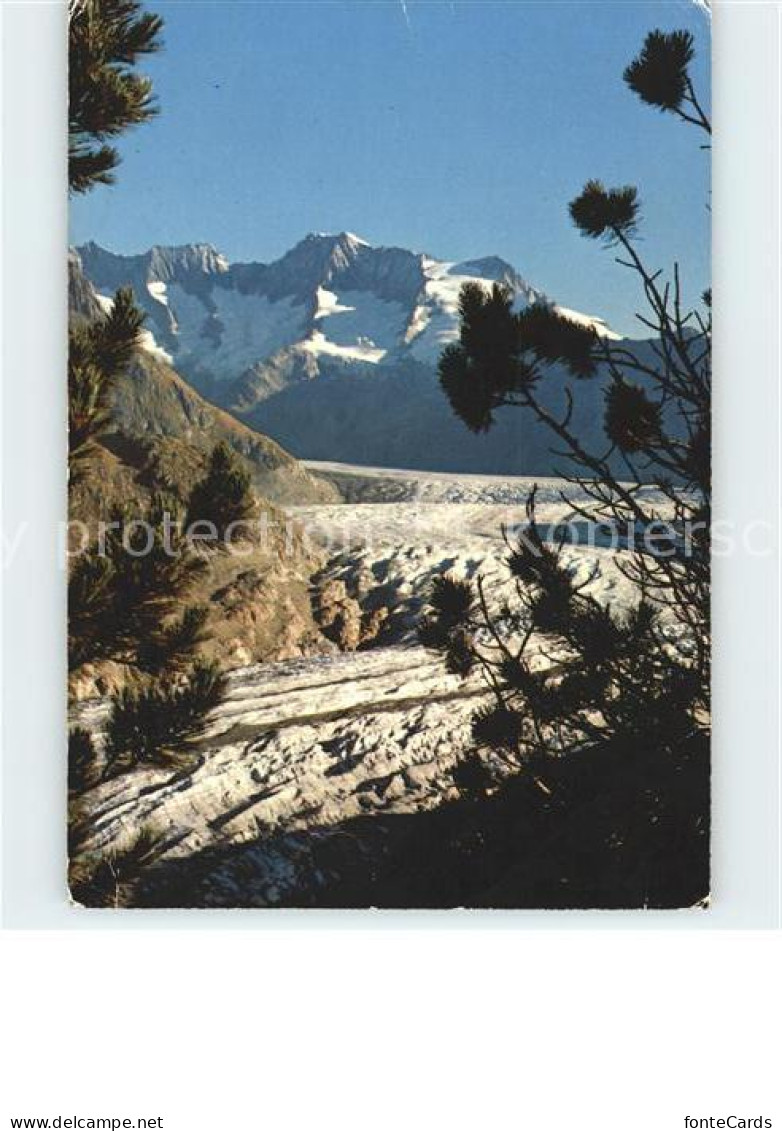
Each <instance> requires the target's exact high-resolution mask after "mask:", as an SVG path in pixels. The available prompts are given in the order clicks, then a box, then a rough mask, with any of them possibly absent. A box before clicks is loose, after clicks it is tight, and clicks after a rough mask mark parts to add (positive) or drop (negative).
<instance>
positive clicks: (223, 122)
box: [71, 0, 709, 332]
mask: <svg viewBox="0 0 782 1131" xmlns="http://www.w3.org/2000/svg"><path fill="white" fill-rule="evenodd" d="M147 6H148V7H150V8H152V9H153V10H155V11H158V12H160V13H161V14H162V15H163V16H164V18H165V22H166V29H165V47H164V50H163V51H162V52H161V53H160V54H159V55H158V56H156V57H154V58H152V59H150V60H148V61H147V62H146V64H145V67H144V69H145V71H146V73H148V74H149V75H150V76H151V77H152V78H153V80H154V84H155V89H156V92H157V95H158V100H159V103H160V111H161V112H160V115H159V117H158V118H157V119H156V120H155V121H154V122H152V123H151V124H147V125H145V126H142V127H139V128H138V129H136V130H135V131H133V132H132V133H130V134H128V135H126V136H125V137H124V138H122V139H121V140H120V142H119V148H120V151H121V154H122V157H123V163H122V165H121V166H120V169H119V173H118V182H117V184H116V185H115V186H114V187H111V188H99V189H96V190H95V191H93V192H92V193H91V194H90V195H89V196H88V197H85V198H80V199H77V200H75V201H74V202H73V206H72V214H71V215H72V239H73V242H74V243H81V242H84V241H85V240H87V239H95V240H97V241H98V242H99V243H101V244H103V245H104V246H106V247H109V248H111V249H112V250H115V251H122V252H136V251H142V250H144V249H146V248H147V247H149V246H150V245H151V244H154V243H162V244H176V243H192V242H202V241H207V242H210V243H213V244H215V245H216V246H217V247H218V248H219V249H220V250H221V251H222V252H223V253H224V254H225V255H227V256H228V258H229V259H232V260H249V259H258V260H264V261H268V260H270V259H274V258H276V257H277V256H278V255H280V254H282V253H283V252H284V251H285V250H287V249H288V248H289V247H290V246H291V245H292V244H293V243H295V242H296V241H297V240H299V239H300V238H301V237H302V236H304V235H305V234H306V233H307V232H310V231H342V230H344V229H347V230H350V231H353V232H356V233H357V234H359V235H360V236H362V237H363V238H365V239H367V240H369V241H370V242H371V243H376V244H387V245H392V244H395V245H399V246H403V247H410V248H412V249H414V250H417V251H428V252H430V253H431V254H433V255H435V256H437V257H439V258H443V259H454V260H458V259H467V258H474V257H476V256H483V255H501V256H502V257H503V258H505V259H507V260H509V261H510V262H512V263H513V265H514V266H515V267H516V268H517V269H518V270H519V271H520V272H521V274H522V275H524V276H525V277H526V278H527V279H528V280H529V281H530V282H531V283H533V284H534V285H535V286H537V287H540V288H542V289H543V290H545V291H546V292H547V293H548V294H549V295H551V297H553V298H555V299H557V301H559V302H560V303H562V304H563V305H566V306H571V307H574V308H576V309H580V310H583V311H586V312H588V313H595V314H601V315H603V316H604V317H607V318H608V320H609V321H610V322H611V323H612V324H613V325H615V326H616V327H617V328H618V329H620V330H622V331H624V332H632V331H633V327H634V319H633V315H634V312H635V310H636V309H638V308H639V305H640V296H639V295H638V291H637V287H636V286H635V283H634V281H633V279H632V278H631V277H630V276H628V274H627V273H626V272H624V271H623V270H622V269H621V268H619V267H617V266H616V265H615V264H614V263H613V260H612V256H611V254H610V253H606V252H605V251H602V250H601V249H600V248H599V247H597V246H596V245H594V244H592V243H591V242H588V241H584V240H583V239H581V238H580V237H579V236H578V235H577V234H576V232H575V231H574V229H573V228H572V226H571V224H570V222H569V219H568V215H567V203H568V201H569V200H571V199H572V198H573V197H574V196H575V195H576V194H577V193H578V191H579V190H580V188H581V186H582V185H583V183H584V182H585V181H586V180H587V179H589V178H590V177H599V178H601V179H602V180H604V181H606V182H607V183H609V184H619V183H621V184H625V183H628V182H630V183H634V184H636V185H638V187H639V190H640V195H641V198H642V201H643V205H644V208H643V215H644V222H643V227H642V235H643V243H642V246H641V251H642V253H643V255H644V256H645V257H646V258H647V259H648V260H649V262H650V263H651V264H652V265H653V266H655V267H657V266H660V267H663V266H668V265H669V264H670V263H671V262H672V261H673V260H674V259H677V258H678V259H679V260H680V262H681V263H682V264H683V268H684V275H685V278H686V282H687V284H688V289H690V292H691V293H692V294H697V293H699V292H700V291H701V290H702V289H703V287H704V286H705V285H707V282H708V276H709V237H708V227H709V214H708V211H707V202H708V190H709V160H708V153H706V152H704V151H702V150H701V149H700V148H699V146H700V144H701V142H702V140H703V139H702V136H701V134H700V132H699V131H695V130H693V129H691V128H689V127H687V126H685V125H684V124H683V123H680V122H678V121H675V120H673V119H672V118H670V117H669V116H667V115H662V114H659V113H658V112H656V111H655V110H652V109H651V108H649V107H646V106H644V105H643V104H641V103H640V102H639V101H638V100H637V99H636V98H635V97H634V96H633V95H632V94H631V93H630V91H628V90H627V88H626V87H625V86H624V84H623V82H622V80H621V75H622V70H623V69H624V66H625V65H626V64H627V63H628V62H629V61H630V59H631V58H632V57H633V55H635V54H636V52H637V50H638V48H639V47H640V45H641V43H642V41H643V38H644V35H645V34H646V32H647V31H649V30H650V29H651V28H653V27H662V28H665V29H672V28H677V27H687V28H690V29H691V30H692V31H693V32H694V34H695V36H696V43H697V48H698V58H697V60H696V63H695V65H694V69H693V73H694V76H695V79H696V84H697V87H698V89H699V91H700V92H701V93H702V94H703V96H704V101H705V102H707V103H708V86H709V63H708V52H709V25H708V22H707V19H706V17H705V16H704V15H703V14H702V13H701V12H699V11H698V10H697V9H696V8H695V6H694V4H693V3H692V2H691V0H671V2H667V0H649V2H647V0H613V2H606V0H573V2H560V0H541V2H528V0H509V2H493V0H481V2H480V3H475V2H471V3H463V2H461V0H456V2H455V3H449V2H434V0H427V2H423V0H406V3H405V4H402V3H401V2H399V0H388V2H385V0H362V2H352V3H346V2H342V0H305V2H299V0H287V2H271V3H269V2H265V0H259V2H233V0H220V2H219V3H216V2H206V3H203V2H200V0H181V2H167V3H162V2H157V3H154V2H152V0H149V3H148V5H147Z"/></svg>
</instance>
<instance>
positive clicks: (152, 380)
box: [69, 253, 336, 504]
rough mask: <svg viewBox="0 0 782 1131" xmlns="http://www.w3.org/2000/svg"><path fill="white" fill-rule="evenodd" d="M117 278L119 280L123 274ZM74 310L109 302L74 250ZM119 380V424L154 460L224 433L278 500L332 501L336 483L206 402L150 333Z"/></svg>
mask: <svg viewBox="0 0 782 1131" xmlns="http://www.w3.org/2000/svg"><path fill="white" fill-rule="evenodd" d="M117 285H121V280H120V281H119V282H118V284H117ZM69 301H70V309H71V312H72V314H73V315H75V316H81V317H88V318H89V317H94V316H95V315H96V314H99V313H100V312H101V309H102V308H103V307H105V305H106V298H105V297H104V298H99V297H98V296H97V295H96V293H95V291H94V290H93V288H92V286H91V284H90V282H89V281H88V279H87V278H86V277H85V275H84V273H83V271H82V268H81V263H80V260H79V257H78V256H77V255H75V254H73V253H72V254H71V257H70V260H69ZM145 346H146V348H143V349H140V350H139V351H138V352H137V353H136V356H135V358H134V360H133V362H132V364H131V366H130V369H129V372H128V374H127V376H126V377H124V378H123V379H122V380H121V381H120V382H119V383H118V385H117V388H116V391H115V394H114V403H113V414H114V418H115V421H116V424H117V427H118V429H119V430H120V431H122V432H124V433H126V434H127V435H129V436H131V437H134V438H137V439H139V440H143V441H146V442H147V443H148V444H151V445H152V447H153V448H154V455H155V457H156V458H157V459H158V461H159V462H161V463H163V464H165V463H172V462H176V461H181V460H184V461H185V463H187V462H188V453H187V449H188V448H191V449H193V452H194V453H200V454H203V453H206V452H208V451H210V450H211V448H212V447H214V445H215V444H216V443H218V442H219V441H221V440H224V441H226V442H227V443H229V444H230V445H231V447H232V448H233V449H234V450H235V451H236V452H237V453H238V454H239V455H240V456H242V457H243V458H244V459H245V460H246V462H247V467H248V470H249V471H250V473H251V475H252V479H253V484H254V486H255V488H256V489H257V490H258V491H259V492H260V493H261V494H262V495H264V496H265V497H266V498H267V499H269V500H271V501H272V502H275V503H279V504H290V503H318V502H330V501H333V500H334V499H335V497H336V492H335V490H334V488H333V487H332V486H331V485H330V484H328V483H326V482H324V481H323V480H320V479H318V478H317V477H316V476H314V475H312V474H310V472H308V471H307V469H306V468H305V467H303V466H302V464H300V463H299V462H298V460H296V459H294V458H293V457H292V456H291V455H289V454H288V453H287V452H286V451H284V450H283V448H281V447H280V446H279V444H277V443H275V441H274V440H271V439H269V437H268V436H264V435H262V434H261V433H259V432H256V431H255V430H254V429H253V428H251V427H248V426H247V425H246V424H242V423H241V422H240V421H238V420H236V419H235V418H234V417H233V416H231V415H229V413H227V412H225V411H223V410H222V409H219V408H216V407H215V406H214V405H212V404H209V403H208V401H205V400H204V398H203V397H202V396H200V395H199V394H198V393H197V392H196V391H195V390H194V389H193V388H192V386H191V385H190V384H189V383H188V382H187V381H184V380H183V379H182V378H181V377H180V376H179V374H178V373H177V372H176V371H175V370H174V369H173V368H172V367H171V366H170V365H169V364H168V363H167V362H166V361H165V360H164V357H163V355H162V354H161V351H160V350H159V349H158V348H157V347H156V345H155V342H154V339H153V338H152V336H151V335H149V334H148V335H147V337H146V340H145Z"/></svg>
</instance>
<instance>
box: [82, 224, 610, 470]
mask: <svg viewBox="0 0 782 1131" xmlns="http://www.w3.org/2000/svg"><path fill="white" fill-rule="evenodd" d="M75 258H76V259H77V260H78V264H79V266H80V268H81V270H82V271H83V273H84V275H85V276H86V278H87V279H88V280H89V281H90V283H91V284H92V286H93V287H94V289H95V292H96V295H97V298H98V301H99V302H102V303H104V304H105V303H106V302H108V301H110V298H111V295H112V294H113V293H114V291H115V290H116V289H117V287H119V286H123V285H130V286H132V287H133V290H134V292H135V295H136V300H137V302H138V303H139V304H140V305H141V306H142V308H143V309H144V311H145V312H146V314H147V334H146V338H145V345H146V349H147V352H148V353H150V354H151V355H152V356H154V357H156V358H157V359H158V360H159V361H160V362H162V363H164V364H166V365H169V366H172V367H174V368H175V369H176V371H177V372H178V373H179V374H180V375H181V376H182V377H184V378H185V380H186V381H187V382H188V383H189V384H190V385H191V386H192V387H193V388H194V389H195V390H197V391H198V392H200V393H201V394H203V395H204V396H205V397H206V398H208V399H209V400H210V401H211V402H213V403H214V404H215V405H217V406H219V407H221V408H223V409H226V410H227V411H228V412H229V413H231V414H232V415H233V416H234V417H235V418H237V419H239V420H242V421H244V422H246V423H247V424H249V425H250V426H251V427H253V428H256V429H259V430H261V431H262V432H264V433H266V434H267V435H269V436H271V437H273V438H274V439H275V440H276V441H278V442H279V443H280V444H282V445H283V446H284V447H285V448H287V449H288V450H289V451H291V452H292V453H293V454H294V455H296V456H298V457H300V458H305V459H318V460H339V461H343V462H358V463H365V464H378V465H385V466H396V467H411V468H428V469H431V470H443V471H476V472H484V473H506V474H547V473H550V472H552V471H553V470H554V469H553V467H552V461H551V457H550V455H549V453H548V438H547V437H546V436H545V435H543V434H538V432H537V431H536V429H535V427H534V425H532V423H531V421H529V419H527V418H526V417H525V415H524V414H521V413H518V412H515V413H513V412H511V413H507V412H506V413H504V414H500V418H499V420H498V424H497V426H496V428H495V429H494V430H493V431H492V433H491V434H490V435H489V436H473V435H471V434H469V433H468V432H467V431H466V429H465V428H464V426H463V425H462V424H461V423H460V422H459V421H457V420H456V419H455V418H454V417H453V415H452V413H451V410H450V408H449V406H448V404H447V402H446V400H445V397H444V396H443V394H442V392H441V390H440V388H439V385H438V381H437V361H438V358H439V356H440V354H441V352H442V350H443V348H444V347H445V346H446V345H447V344H448V343H449V342H453V341H455V340H456V339H457V338H458V333H459V316H458V300H459V292H460V289H461V287H462V285H463V284H464V283H466V282H470V281H475V282H478V283H480V284H481V285H484V286H486V287H489V286H491V285H492V284H493V283H495V282H500V283H502V284H504V285H506V286H507V287H509V288H510V290H511V292H512V294H513V296H514V302H515V304H516V306H517V307H518V308H520V309H521V308H523V307H525V306H527V305H528V304H530V303H534V302H540V301H547V302H549V301H551V300H550V299H549V298H548V296H546V295H545V294H544V293H543V292H542V291H541V290H539V289H538V288H536V287H534V286H532V285H531V284H530V283H528V282H527V281H526V280H525V279H524V278H523V277H522V276H521V275H520V274H519V273H518V272H517V271H516V270H515V268H514V267H513V266H511V264H509V263H507V262H506V261H505V260H503V259H501V258H499V257H497V256H487V257H485V258H480V259H473V260H469V261H464V262H447V261H443V260H439V259H436V258H434V257H432V256H430V255H427V254H423V253H417V252H413V251H410V250H407V249H404V248H399V247H373V246H371V245H370V244H369V243H367V242H366V241H365V240H363V239H360V238H359V237H358V236H356V235H353V234H352V233H350V232H342V233H340V234H337V235H325V234H311V235H308V236H307V237H305V238H304V239H303V240H301V241H300V242H299V243H297V244H296V245H295V247H293V248H292V249H291V250H290V251H288V252H286V254H285V255H283V256H282V257H281V258H280V259H278V260H276V261H275V262H272V263H269V264H265V263H253V262H249V263H229V262H228V261H227V259H226V258H225V257H224V256H223V255H221V254H220V253H219V252H218V251H217V250H216V249H215V248H214V247H212V246H211V245H209V244H188V245H184V246H180V247H153V248H151V249H150V250H149V251H146V252H144V253H143V254H140V255H118V254H115V253H113V252H111V251H107V250H106V249H104V248H102V247H100V246H99V245H97V244H96V243H87V244H84V245H83V246H81V247H79V248H78V249H77V250H76V253H75ZM555 305H556V304H555ZM558 309H560V310H562V311H563V313H566V314H567V315H568V316H569V317H571V318H573V319H575V320H578V321H582V322H586V323H589V324H590V325H593V326H594V327H595V329H596V330H597V332H598V333H599V334H601V335H610V336H615V335H613V334H612V331H611V330H610V329H609V327H608V326H607V325H606V324H605V322H604V321H602V320H601V319H600V318H597V317H594V316H589V315H583V314H579V313H577V312H575V311H570V310H565V309H564V308H562V307H558ZM564 380H565V378H564V376H563V375H553V376H552V379H551V385H552V390H551V391H552V396H554V398H555V399H556V396H557V394H558V393H561V392H562V389H561V385H562V382H563V381H564ZM600 385H601V383H600V382H599V381H598V382H596V383H595V384H594V386H593V388H594V392H593V393H591V394H590V395H588V396H586V397H585V398H582V400H584V401H585V402H586V405H585V411H584V420H583V426H584V427H585V428H586V429H588V430H589V429H594V426H595V411H594V409H595V407H596V405H595V404H594V403H593V401H594V397H595V396H596V395H599V394H600ZM601 416H602V413H597V417H598V418H600V417H601Z"/></svg>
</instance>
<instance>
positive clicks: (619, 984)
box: [0, 0, 782, 1131]
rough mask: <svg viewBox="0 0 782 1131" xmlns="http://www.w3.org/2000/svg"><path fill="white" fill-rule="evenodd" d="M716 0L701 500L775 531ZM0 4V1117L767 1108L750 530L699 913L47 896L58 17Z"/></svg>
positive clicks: (746, 187) (758, 711)
mask: <svg viewBox="0 0 782 1131" xmlns="http://www.w3.org/2000/svg"><path fill="white" fill-rule="evenodd" d="M552 2H553V0H552ZM626 2H632V0H626ZM685 2H686V0H682V3H683V4H684V3H685ZM716 8H717V11H716V14H715V29H714V30H715V120H716V125H717V135H716V143H715V150H714V174H715V175H714V201H713V203H714V218H715V270H714V282H715V314H716V326H717V330H716V335H715V373H716V377H717V382H716V390H717V391H716V399H715V432H716V442H715V446H716V463H715V485H716V490H717V510H718V516H717V517H718V518H719V517H724V518H729V519H730V520H732V521H734V522H743V523H745V524H747V523H750V522H757V521H763V522H768V521H773V522H774V523H775V525H777V527H778V506H779V499H780V493H779V492H780V478H779V469H780V418H779V404H780V398H779V359H780V338H779V332H780V287H779V283H780V272H779V264H780V253H779V237H780V227H779V199H780V195H779V171H780V164H779V161H780V145H779V130H780V118H781V117H782V115H781V112H780V111H781V107H780V98H779V87H780V82H779V78H780V70H779V58H780V27H781V26H782V22H781V19H782V18H781V17H780V11H779V5H778V4H776V3H752V2H746V3H744V2H737V3H722V4H720V3H718V4H717V5H716ZM0 12H1V13H2V17H3V71H4V74H3V96H4V101H3V125H4V176H3V245H4V246H3V255H2V267H3V288H4V292H3V316H4V320H3V331H4V332H3V378H2V387H3V397H4V433H3V441H4V449H3V456H4V472H5V474H4V483H3V512H4V516H3V517H4V531H5V537H6V539H8V538H9V536H10V537H11V538H13V536H14V532H15V531H17V530H18V529H19V525H20V523H23V522H25V521H27V522H30V520H31V517H32V518H33V519H34V521H33V522H32V526H31V528H30V529H28V530H27V533H26V537H25V540H24V542H23V545H22V546H21V548H20V550H19V552H18V553H17V554H16V555H15V557H14V560H13V561H12V563H11V565H10V566H9V567H8V568H6V570H5V571H4V591H5V602H4V617H5V621H4V630H5V632H4V660H5V665H4V667H5V671H4V717H3V738H4V751H3V754H4V798H3V801H4V891H3V895H4V922H5V924H6V926H7V927H10V928H14V929H13V930H10V931H6V933H5V934H4V935H3V936H2V937H0V945H1V946H2V979H3V986H2V997H1V998H0V1008H2V1011H3V1019H2V1039H3V1042H4V1048H3V1051H2V1054H0V1080H2V1084H0V1119H2V1120H3V1122H2V1123H0V1131H2V1129H3V1128H5V1127H8V1126H10V1125H9V1124H8V1123H7V1115H10V1114H13V1115H41V1116H49V1117H53V1116H56V1115H58V1114H60V1115H63V1116H68V1115H81V1116H90V1115H92V1116H112V1115H115V1116H118V1117H130V1118H135V1117H136V1116H155V1115H161V1116H163V1117H164V1123H163V1126H164V1128H166V1131H180V1129H181V1131H200V1129H201V1128H210V1129H223V1128H225V1129H226V1131H234V1129H238V1128H243V1127H258V1128H261V1127H263V1128H266V1127H270V1128H272V1127H273V1128H276V1127H285V1128H310V1127H313V1128H314V1127H320V1126H322V1127H327V1128H330V1127H335V1128H337V1127H338V1128H340V1129H345V1131H348V1129H352V1128H354V1127H355V1128H359V1127H361V1128H364V1127H367V1128H372V1127H381V1128H385V1127H399V1126H403V1125H406V1126H411V1127H414V1128H418V1127H426V1128H431V1127H433V1126H436V1127H440V1126H442V1127H445V1128H451V1127H454V1128H462V1127H465V1128H467V1127H470V1128H472V1127H486V1128H492V1129H494V1128H505V1127H525V1128H526V1127H529V1128H535V1129H536V1131H537V1129H538V1128H540V1129H546V1128H551V1129H553V1131H559V1129H560V1128H562V1129H565V1128H571V1127H573V1128H577V1127H585V1128H592V1127H594V1128H601V1129H605V1131H613V1129H614V1128H616V1129H619V1128H623V1129H624V1128H628V1129H630V1128H632V1129H634V1131H636V1129H638V1131H644V1129H646V1128H649V1129H650V1131H651V1129H654V1131H662V1129H664V1128H668V1127H671V1128H683V1127H684V1122H683V1120H684V1116H685V1115H691V1116H696V1117H701V1118H704V1117H709V1116H713V1117H714V1118H715V1119H716V1118H719V1117H723V1118H724V1117H727V1116H728V1115H737V1116H744V1117H747V1116H752V1117H755V1116H762V1115H765V1116H767V1117H769V1118H772V1119H773V1120H774V1126H776V1127H782V1103H780V1086H779V1083H778V1078H779V1076H780V1072H779V1063H778V1062H782V1056H780V1054H782V1047H781V1046H780V1040H779V1020H778V1019H779V1008H780V993H779V989H780V985H779V968H780V958H781V957H782V955H780V935H779V933H778V932H777V931H776V930H774V929H773V928H774V927H778V923H779V759H778V750H779V747H778V736H779V642H780V638H779V624H780V621H779V559H778V554H776V553H773V552H772V553H770V554H768V555H764V556H753V555H750V554H748V553H746V552H745V553H741V552H739V553H736V554H734V555H731V556H730V557H729V558H724V559H719V560H718V561H717V562H716V563H715V590H716V597H715V639H716V646H715V662H716V674H715V704H716V712H715V714H716V718H715V727H716V729H715V751H714V752H715V760H714V761H715V826H716V833H715V839H714V904H713V909H712V910H711V911H710V912H708V913H704V912H698V913H690V914H688V913H679V914H670V915H668V914H655V913H645V914H644V913H642V914H639V915H613V914H597V915H578V914H575V915H564V916H562V915H549V916H546V915H517V916H513V915H507V914H496V915H483V916H480V915H478V916H468V915H465V914H458V913H457V914H455V915H452V916H439V917H435V916H420V915H419V916H415V917H410V918H406V917H405V916H403V915H384V916H372V915H364V916H361V915H351V916H343V917H339V916H326V915H312V916H306V915H298V916H296V915H294V916H285V915H283V914H281V913H275V914H273V915H272V916H268V915H264V913H260V914H258V915H256V914H252V913H225V914H222V913H216V914H213V915H200V916H199V915H198V914H196V915H192V914H191V915H187V914H185V913H182V914H176V915H169V914H166V913H150V914H146V913H126V914H124V915H122V914H121V915H117V914H114V913H111V912H109V913H105V914H99V913H92V914H90V913H86V912H83V911H79V910H78V909H73V908H70V907H68V906H67V904H66V902H65V894H64V845H63V833H64V811H63V810H64V798H65V774H64V751H63V746H64V736H65V725H64V695H63V688H64V663H63V661H64V654H65V652H64V646H63V631H64V594H63V578H62V574H61V572H60V571H58V570H57V568H56V536H55V534H54V531H56V526H57V521H58V519H59V518H61V517H62V515H63V513H64V501H65V490H64V467H65V458H64V451H65V437H64V429H63V424H62V421H63V419H64V393H65V380H64V376H65V369H64V358H63V344H64V341H65V303H64V294H65V255H64V249H65V246H66V243H67V236H66V220H65V210H64V200H65V191H64V184H65V179H64V169H65V166H64V141H65V99H64V89H65V85H64V82H65V80H64V57H63V53H62V46H63V43H64V13H63V5H62V4H60V3H45V2H41V3H38V2H36V0H25V2H23V3H7V2H6V3H2V6H1V7H0ZM9 95H10V97H9ZM44 452H45V453H47V455H48V458H43V457H42V453H44ZM9 660H10V661H11V663H10V666H9ZM161 925H163V926H166V927H168V928H170V929H169V930H166V931H161V930H154V931H153V930H149V928H150V927H151V926H158V927H159V926H161ZM586 926H588V927H589V928H590V929H589V930H584V929H583V928H584V927H586ZM226 927H228V928H230V929H229V930H225V928H226ZM726 927H734V928H735V927H743V928H765V929H764V930H760V931H752V930H744V931H740V932H736V931H732V930H725V928H726ZM31 928H47V929H46V930H40V931H38V932H35V931H33V930H31ZM52 928H64V929H62V930H53V929H52ZM715 928H719V929H715ZM768 928H772V929H771V930H769V929H768Z"/></svg>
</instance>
